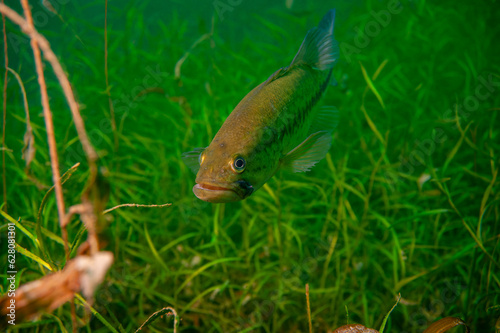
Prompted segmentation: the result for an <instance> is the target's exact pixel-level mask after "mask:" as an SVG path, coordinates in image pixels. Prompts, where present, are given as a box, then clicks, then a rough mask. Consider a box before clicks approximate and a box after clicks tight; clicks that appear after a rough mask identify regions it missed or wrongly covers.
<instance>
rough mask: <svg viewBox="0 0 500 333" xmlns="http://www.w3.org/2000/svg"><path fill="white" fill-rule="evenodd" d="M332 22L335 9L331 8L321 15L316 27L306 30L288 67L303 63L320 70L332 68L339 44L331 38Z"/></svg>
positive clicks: (333, 21)
mask: <svg viewBox="0 0 500 333" xmlns="http://www.w3.org/2000/svg"><path fill="white" fill-rule="evenodd" d="M334 23H335V9H332V10H330V11H328V13H327V14H326V15H325V16H324V17H323V19H322V20H321V22H320V23H319V25H318V27H316V28H312V29H311V30H309V31H308V32H307V35H306V38H304V41H303V42H302V45H300V49H299V52H297V54H296V55H295V58H293V61H292V63H291V64H290V67H291V66H293V65H297V64H301V63H304V64H308V65H310V66H312V67H313V68H316V69H319V70H322V71H323V70H327V69H331V68H333V66H334V64H335V62H336V61H337V59H338V58H339V46H338V44H337V41H335V39H334V38H333V25H334Z"/></svg>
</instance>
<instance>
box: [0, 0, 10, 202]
mask: <svg viewBox="0 0 500 333" xmlns="http://www.w3.org/2000/svg"><path fill="white" fill-rule="evenodd" d="M2 5H3V0H2ZM2 22H3V49H4V54H5V76H4V80H3V122H2V147H3V148H5V120H6V117H7V68H9V55H8V53H7V51H8V49H7V33H6V30H5V14H3V13H2ZM6 172H7V171H6V168H5V149H2V181H3V203H4V205H3V210H4V211H5V212H7V176H6Z"/></svg>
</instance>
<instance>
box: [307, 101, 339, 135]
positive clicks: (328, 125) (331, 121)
mask: <svg viewBox="0 0 500 333" xmlns="http://www.w3.org/2000/svg"><path fill="white" fill-rule="evenodd" d="M338 124H339V111H338V110H337V108H336V107H334V106H329V105H325V106H322V107H321V108H319V110H318V111H316V115H315V117H314V119H313V122H312V124H311V127H310V129H309V132H308V134H312V133H316V132H320V131H325V132H329V133H332V132H333V131H334V130H335V128H337V125H338Z"/></svg>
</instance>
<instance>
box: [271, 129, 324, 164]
mask: <svg viewBox="0 0 500 333" xmlns="http://www.w3.org/2000/svg"><path fill="white" fill-rule="evenodd" d="M331 143H332V136H331V133H329V132H327V131H319V132H316V133H313V134H311V135H310V136H309V137H308V138H307V139H305V140H304V141H303V142H302V143H301V144H300V145H298V146H297V147H295V148H294V149H292V150H291V151H290V152H289V153H288V154H286V155H285V156H284V157H283V158H282V159H281V168H283V169H285V170H290V171H293V172H304V171H309V170H310V169H311V168H312V167H313V166H314V165H315V164H316V163H318V162H319V161H320V160H321V159H323V158H324V157H325V155H326V153H327V152H328V149H330V145H331Z"/></svg>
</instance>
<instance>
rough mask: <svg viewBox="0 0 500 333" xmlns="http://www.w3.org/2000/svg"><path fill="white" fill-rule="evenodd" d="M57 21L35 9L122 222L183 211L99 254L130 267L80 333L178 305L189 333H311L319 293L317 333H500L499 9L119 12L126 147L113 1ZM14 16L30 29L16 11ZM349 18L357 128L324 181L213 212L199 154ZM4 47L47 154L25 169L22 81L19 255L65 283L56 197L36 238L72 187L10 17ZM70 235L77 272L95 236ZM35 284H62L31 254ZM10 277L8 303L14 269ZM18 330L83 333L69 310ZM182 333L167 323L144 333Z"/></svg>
mask: <svg viewBox="0 0 500 333" xmlns="http://www.w3.org/2000/svg"><path fill="white" fill-rule="evenodd" d="M51 3H53V7H54V8H55V9H56V11H57V13H58V14H57V15H56V14H54V13H53V12H51V11H49V10H47V9H46V8H45V7H44V6H43V5H42V2H40V1H37V2H35V1H31V5H32V12H33V17H34V20H35V26H36V28H37V29H38V30H39V32H40V33H41V34H43V35H44V36H45V37H46V38H47V39H48V41H49V42H50V45H51V47H52V49H53V51H54V53H55V54H56V55H57V57H58V59H59V60H60V62H61V64H62V66H63V68H64V70H65V71H66V73H67V74H68V78H69V81H70V82H71V85H72V88H73V91H74V93H75V96H76V99H77V101H78V102H79V105H80V111H81V114H82V117H83V119H84V122H85V128H86V131H87V132H88V135H89V138H90V141H91V143H92V144H93V146H94V147H95V149H96V151H97V152H98V154H99V156H100V158H99V160H98V165H99V167H101V168H102V170H105V171H104V176H103V180H102V183H100V184H101V185H100V186H101V187H100V189H105V188H106V186H105V185H102V184H108V185H109V188H110V190H109V201H108V202H104V201H103V203H104V204H105V208H110V207H114V206H116V205H119V204H124V203H136V204H165V203H172V205H171V206H170V207H164V208H138V207H125V208H120V209H117V210H114V211H113V212H110V213H109V214H106V215H105V219H103V221H101V222H102V225H104V226H105V227H104V230H103V231H102V234H100V240H101V243H102V244H103V250H106V251H110V252H112V253H113V255H114V263H113V265H112V267H111V268H110V270H109V271H108V273H107V275H106V278H105V279H104V281H103V282H102V283H101V284H100V286H99V287H98V289H97V292H96V294H95V301H94V303H93V308H94V309H95V311H97V313H98V314H99V315H98V316H97V315H95V314H94V315H92V316H87V315H86V313H85V310H84V308H83V307H82V306H81V305H80V303H79V302H77V305H76V316H77V318H78V323H79V327H80V330H81V331H82V332H109V331H110V330H111V327H112V328H114V329H116V331H118V332H121V331H123V332H134V331H135V330H136V329H137V328H139V326H140V325H141V324H142V323H143V322H144V321H145V320H146V319H147V318H148V317H149V316H150V315H151V314H153V313H154V312H156V311H158V310H161V309H162V308H164V307H167V306H169V307H172V308H175V310H176V311H177V313H178V315H179V316H180V318H181V319H182V320H181V323H180V326H179V327H178V328H177V331H178V332H308V316H307V305H306V297H305V285H306V284H308V285H309V288H310V308H311V315H312V317H311V321H312V327H313V331H314V332H329V331H333V330H334V329H335V328H337V327H339V326H342V325H345V324H346V307H347V308H348V312H349V319H348V321H349V323H360V324H363V325H366V326H367V327H372V328H375V329H378V328H379V327H380V325H381V323H382V321H383V318H384V316H385V315H386V314H387V312H388V311H389V309H390V308H391V307H392V306H393V305H394V303H395V302H396V299H397V296H398V294H401V297H402V301H401V302H400V304H399V305H398V306H397V307H396V308H395V309H394V311H393V312H392V313H391V316H390V317H389V320H388V323H387V326H386V329H385V332H408V333H410V332H412V333H413V332H422V331H423V330H424V329H425V328H426V327H427V326H428V325H429V324H430V323H432V322H434V321H435V320H437V319H439V318H442V317H446V316H455V317H460V318H461V319H463V320H464V321H465V322H466V323H467V324H468V325H469V326H470V327H471V329H472V331H473V332H498V328H497V329H496V331H495V323H496V321H497V319H498V318H499V317H500V302H499V298H500V296H499V295H500V258H499V255H498V253H499V251H500V248H499V245H498V244H499V241H500V235H499V234H500V223H499V221H500V204H499V203H500V181H499V177H498V170H499V164H500V158H499V156H500V130H499V128H500V126H499V125H500V121H499V114H498V112H499V110H500V94H499V92H500V66H499V62H498V54H500V44H499V43H498V38H499V36H500V28H499V25H498V21H499V19H500V10H499V8H500V6H499V5H498V2H497V1H486V0H485V1H478V2H476V3H474V4H473V3H469V2H463V3H460V4H459V3H458V2H456V1H442V2H440V3H439V4H436V3H433V2H428V1H417V0H413V1H402V2H401V3H400V4H399V5H398V4H397V2H395V1H390V0H389V1H341V2H339V1H332V2H330V3H329V2H318V1H308V0H303V1H275V2H272V4H270V2H266V1H248V0H220V1H161V2H160V1H158V2H153V1H149V2H140V1H120V2H118V1H110V2H109V3H108V13H107V24H108V26H107V35H108V78H109V92H110V96H111V100H112V104H113V110H114V117H115V121H116V127H117V128H116V130H115V131H114V130H113V129H112V126H111V112H110V106H109V99H108V95H107V93H106V89H107V88H106V77H105V71H104V64H105V56H104V54H105V49H104V17H105V15H104V8H105V3H104V1H93V2H77V1H68V0H64V1H63V0H51ZM7 5H9V6H12V8H13V9H14V10H16V11H17V12H18V13H22V8H21V6H20V4H19V3H17V2H14V1H8V2H7ZM331 8H336V22H335V38H336V39H337V40H338V41H339V44H340V50H341V52H340V56H341V57H340V60H339V61H338V63H337V65H336V67H335V68H334V71H333V75H334V77H335V82H336V85H335V86H332V87H329V88H328V90H327V92H326V94H325V97H324V98H323V100H322V104H325V105H334V106H336V107H337V108H338V110H339V113H340V120H339V126H338V128H337V130H336V131H335V133H334V135H333V143H332V147H331V149H330V151H329V153H328V155H327V156H326V158H325V159H324V160H322V161H320V162H319V163H318V164H317V165H316V166H315V167H314V168H313V169H312V170H311V171H310V172H308V173H297V174H291V173H286V172H279V173H278V174H276V175H275V176H274V177H273V178H272V179H271V180H270V181H269V182H268V183H267V185H266V186H265V187H264V188H262V189H260V190H258V191H257V192H255V193H254V194H252V195H251V196H250V197H249V198H248V199H246V200H244V201H242V202H237V203H228V204H210V203H206V202H203V201H201V200H199V199H197V198H196V197H195V196H194V194H193V193H192V190H191V189H192V186H193V185H194V178H195V175H194V174H193V173H192V172H191V171H190V170H189V169H188V168H187V167H186V166H185V165H184V164H183V163H182V160H181V154H182V153H183V152H185V151H189V150H192V149H193V148H195V147H205V146H207V145H208V144H209V143H210V141H211V140H212V138H213V137H214V135H215V133H216V132H217V130H218V129H219V127H220V126H221V124H222V123H223V122H224V120H225V118H226V117H227V116H228V115H229V113H230V112H231V111H232V110H233V108H234V107H235V106H236V104H237V103H238V102H239V101H240V100H241V99H242V98H243V97H244V96H245V95H246V94H247V93H248V92H249V91H250V90H251V89H252V88H254V87H255V86H256V85H258V84H260V83H261V82H263V81H264V80H266V79H267V78H268V77H269V75H270V74H272V73H273V72H274V71H276V70H277V69H279V68H280V67H284V66H287V65H289V63H290V62H291V60H292V59H293V57H294V55H295V53H296V52H297V50H298V48H299V46H300V44H301V42H302V40H303V38H304V36H305V34H306V32H307V30H308V29H310V28H312V27H314V26H316V25H317V24H318V22H319V21H320V19H321V18H322V17H323V15H324V14H325V13H326V12H327V11H328V10H329V9H331ZM61 18H62V20H61ZM6 34H7V41H8V58H9V67H10V68H11V69H12V70H14V71H15V72H17V73H19V75H20V78H21V80H22V82H23V83H24V87H25V90H26V94H27V101H28V104H29V114H30V119H31V126H32V128H33V136H34V140H35V141H34V142H35V144H34V147H35V149H36V153H35V156H34V158H33V160H32V162H31V164H30V165H29V168H26V162H25V160H23V159H22V150H23V146H24V142H23V136H24V134H25V132H26V115H25V109H24V105H23V97H22V94H21V90H20V88H19V84H18V82H17V81H16V79H15V77H14V75H12V74H11V73H10V72H9V74H8V86H7V103H6V106H7V109H6V112H7V113H6V122H5V127H6V132H5V137H6V140H5V145H3V150H2V151H3V152H4V153H5V165H4V166H5V179H6V182H5V184H4V183H3V180H1V181H2V192H3V185H5V188H6V194H7V196H6V197H5V198H4V197H3V195H2V202H4V201H6V202H7V205H4V206H3V210H4V211H6V212H7V214H8V216H10V217H12V218H13V219H14V220H16V221H17V220H18V219H20V222H19V224H20V227H18V228H17V232H16V242H17V243H18V244H19V245H20V246H22V247H23V248H24V249H26V250H27V251H29V252H30V253H32V254H33V255H34V257H36V258H40V259H43V260H44V261H45V262H47V263H49V264H50V266H52V267H53V268H54V269H57V270H59V269H62V268H63V267H64V265H65V262H66V260H65V254H64V253H65V252H64V247H63V245H62V244H63V242H62V239H61V229H60V227H59V224H58V214H57V206H56V200H55V197H54V194H53V193H51V194H50V195H49V196H48V200H47V201H46V203H44V206H43V207H44V209H43V211H42V212H41V215H40V217H39V222H37V220H38V212H39V208H40V206H41V205H42V200H43V198H44V195H45V194H46V193H47V191H48V190H49V188H50V186H52V185H53V182H52V174H51V167H50V158H49V154H48V144H47V133H46V130H45V125H44V118H43V116H42V106H41V102H40V88H39V85H38V81H37V75H36V71H35V66H34V61H33V52H32V50H31V47H30V43H29V39H28V38H27V37H25V36H24V35H23V33H22V32H21V31H20V29H19V28H18V27H17V26H16V25H15V24H13V23H12V22H11V21H9V20H7V22H6ZM3 46H4V43H2V51H1V52H2V57H0V58H1V59H2V68H4V65H3V59H4V51H3ZM1 73H2V83H3V77H4V76H3V75H4V71H3V70H2V71H1ZM45 75H46V81H47V89H48V95H49V98H50V107H51V111H52V113H53V120H54V127H55V137H56V141H57V152H58V155H59V168H60V170H61V173H64V172H66V171H67V170H68V169H69V168H71V167H72V166H73V165H74V164H75V163H77V162H80V163H81V164H80V166H79V167H78V168H77V170H76V172H75V173H74V174H73V175H72V176H71V177H70V178H69V180H68V181H67V182H65V183H64V185H63V188H64V193H63V195H64V202H65V206H66V209H68V208H69V207H70V206H71V205H75V204H78V203H80V202H81V200H82V199H81V198H82V194H84V189H85V186H86V184H87V181H88V178H89V175H90V173H89V164H88V163H87V161H86V158H85V154H84V153H83V150H82V149H81V144H80V143H79V140H78V136H77V132H76V130H75V126H74V123H73V121H72V117H71V112H70V110H69V108H68V106H67V103H66V100H65V99H64V95H63V94H62V90H61V88H60V86H59V84H58V81H57V79H56V78H55V76H54V74H53V71H52V69H51V66H50V65H49V63H47V62H45ZM2 87H3V84H2ZM2 101H3V100H2ZM2 170H3V167H2ZM1 172H2V173H3V171H1ZM104 192H106V191H104ZM7 222H8V220H7V219H6V218H5V219H3V221H2V222H1V223H2V224H0V234H1V241H2V253H1V255H0V257H1V259H0V260H1V262H2V265H0V266H1V267H3V263H4V262H5V263H6V262H7V243H8V242H7V232H8V227H7ZM37 223H39V228H38V231H37V227H36V224H37ZM23 229H24V230H25V231H23ZM67 231H68V239H69V242H70V248H71V249H72V252H71V257H74V256H76V249H77V248H78V247H79V246H80V245H81V244H82V243H83V242H84V241H85V240H86V239H87V232H86V231H85V229H84V227H83V224H82V221H81V220H80V219H79V217H78V216H75V217H73V219H72V220H71V223H70V224H69V225H68V227H67ZM16 267H17V271H18V273H17V280H18V283H20V284H21V285H22V284H25V283H28V282H29V281H34V280H37V279H40V278H41V277H43V276H45V275H48V274H49V273H50V272H49V270H48V269H46V268H44V267H43V266H42V265H40V264H39V263H37V261H36V260H34V259H33V257H32V258H30V257H29V256H28V255H27V254H26V253H24V254H21V253H17V255H16ZM0 275H1V276H2V277H4V279H2V280H3V283H2V285H0V292H1V293H2V294H5V293H6V292H7V289H8V282H7V280H6V279H5V278H6V277H7V270H6V269H5V270H2V271H0ZM22 325H24V326H22ZM16 327H17V328H18V329H19V330H18V331H20V332H24V331H26V332H31V331H33V332H52V331H54V332H58V331H61V330H62V328H61V327H63V328H65V329H66V330H68V331H71V330H72V325H71V307H70V304H69V303H66V304H65V305H63V306H62V307H60V308H58V309H57V310H55V311H53V312H52V314H51V315H48V314H45V315H42V316H41V318H40V319H38V321H35V322H26V323H24V324H22V323H21V322H17V324H16ZM172 327H173V320H172V317H163V318H162V319H157V320H156V321H154V322H153V323H151V324H149V326H148V327H147V328H145V329H144V330H143V331H147V330H148V329H149V330H150V331H151V332H172V331H173V330H172ZM12 331H13V332H15V331H16V329H13V330H12ZM463 331H464V329H463V328H458V329H456V331H455V332H463Z"/></svg>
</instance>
